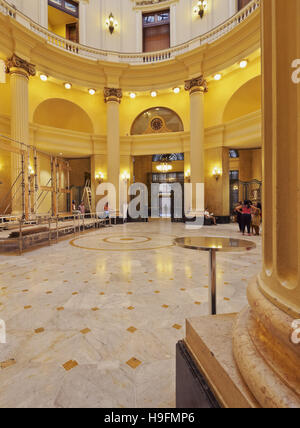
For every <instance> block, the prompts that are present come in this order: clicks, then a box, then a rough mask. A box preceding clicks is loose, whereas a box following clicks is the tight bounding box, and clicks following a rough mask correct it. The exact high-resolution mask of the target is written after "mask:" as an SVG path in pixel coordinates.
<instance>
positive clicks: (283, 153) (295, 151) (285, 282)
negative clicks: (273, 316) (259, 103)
mask: <svg viewBox="0 0 300 428" xmlns="http://www.w3.org/2000/svg"><path fill="white" fill-rule="evenodd" d="M262 12H263V13H262V15H263V18H262V23H263V38H262V40H263V69H264V73H263V88H264V89H263V91H264V106H263V128H264V183H265V185H264V196H263V212H264V220H265V227H264V231H263V233H264V246H263V263H264V264H263V270H262V273H261V275H260V278H259V285H260V288H261V290H262V291H263V292H264V293H265V294H266V296H267V297H268V298H269V299H271V300H272V301H273V303H275V304H276V305H278V306H279V307H280V308H281V309H283V310H284V311H286V312H287V313H288V314H291V315H292V316H294V317H296V316H297V317H300V116H299V115H300V85H296V84H295V83H294V82H293V80H292V71H293V70H292V69H291V64H292V62H293V61H294V59H296V58H300V42H299V38H300V30H299V29H300V3H299V1H295V0H292V1H289V2H281V1H278V0H276V1H270V0H265V1H264V2H263V5H262Z"/></svg>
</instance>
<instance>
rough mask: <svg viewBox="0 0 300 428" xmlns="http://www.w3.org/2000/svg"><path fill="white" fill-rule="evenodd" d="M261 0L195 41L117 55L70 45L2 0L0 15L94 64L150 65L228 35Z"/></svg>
mask: <svg viewBox="0 0 300 428" xmlns="http://www.w3.org/2000/svg"><path fill="white" fill-rule="evenodd" d="M260 3H261V0H252V1H251V2H250V3H248V4H247V6H245V7H244V8H243V9H242V10H240V11H239V12H238V13H237V14H236V15H234V16H233V17H232V18H230V19H228V20H227V21H225V22H224V23H223V24H221V25H219V26H218V27H216V28H214V29H213V30H211V31H209V32H208V33H206V34H204V35H202V36H199V37H196V38H195V39H193V40H191V41H189V42H187V43H183V44H181V45H178V46H175V47H172V48H170V49H165V50H162V51H158V52H149V53H119V52H112V51H105V50H101V49H95V48H91V47H88V46H83V45H81V44H79V43H74V42H71V41H69V40H67V39H64V38H63V37H60V36H57V35H56V34H54V33H52V32H51V31H48V30H47V29H46V28H44V27H42V26H41V25H39V24H36V23H35V22H33V21H32V20H31V19H30V18H28V17H27V16H25V15H24V14H22V13H21V12H19V11H18V10H16V9H15V8H14V7H12V6H10V5H9V4H8V3H7V2H6V1H5V0H0V13H2V14H4V15H7V16H10V17H11V18H13V19H15V20H16V21H18V22H19V23H21V24H22V25H24V26H25V27H26V28H28V29H30V30H32V31H33V32H34V33H36V34H37V35H39V36H40V37H42V38H43V39H44V40H46V41H47V43H48V44H49V45H50V46H54V47H56V48H58V49H62V50H64V51H68V52H70V53H71V54H74V55H77V56H80V57H83V58H87V59H90V60H94V61H111V62H119V63H129V64H133V65H142V64H151V63H157V62H162V61H168V60H170V59H173V58H175V57H177V56H178V55H180V54H183V53H186V52H189V51H192V50H194V49H196V48H198V47H200V46H202V45H205V44H207V43H208V44H209V43H213V42H215V41H216V40H218V39H220V38H221V37H223V36H224V35H225V34H227V33H229V32H230V31H231V30H233V29H234V28H235V27H237V26H238V25H240V24H242V23H243V22H244V21H246V20H247V18H248V17H249V16H250V15H251V14H252V13H253V12H255V11H256V9H258V8H259V7H260Z"/></svg>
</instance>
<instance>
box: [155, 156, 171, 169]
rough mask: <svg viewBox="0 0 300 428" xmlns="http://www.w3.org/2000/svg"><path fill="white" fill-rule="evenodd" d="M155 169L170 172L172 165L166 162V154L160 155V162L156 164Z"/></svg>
mask: <svg viewBox="0 0 300 428" xmlns="http://www.w3.org/2000/svg"><path fill="white" fill-rule="evenodd" d="M156 169H157V171H159V172H164V173H166V172H170V171H172V169H173V167H172V165H171V164H170V163H169V162H168V157H167V156H162V158H161V164H160V165H157V167H156Z"/></svg>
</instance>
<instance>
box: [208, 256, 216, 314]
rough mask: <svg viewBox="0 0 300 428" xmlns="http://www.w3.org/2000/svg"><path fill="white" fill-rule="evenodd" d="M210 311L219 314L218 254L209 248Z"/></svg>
mask: <svg viewBox="0 0 300 428" xmlns="http://www.w3.org/2000/svg"><path fill="white" fill-rule="evenodd" d="M208 303H209V313H210V315H216V314H217V254H216V251H215V250H209V298H208Z"/></svg>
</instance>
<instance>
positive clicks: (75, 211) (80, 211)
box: [72, 201, 85, 215]
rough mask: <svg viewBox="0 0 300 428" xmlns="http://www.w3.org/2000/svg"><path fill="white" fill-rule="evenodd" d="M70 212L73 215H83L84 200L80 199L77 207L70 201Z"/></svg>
mask: <svg viewBox="0 0 300 428" xmlns="http://www.w3.org/2000/svg"><path fill="white" fill-rule="evenodd" d="M72 213H73V214H74V215H80V214H81V215H84V214H85V205H84V202H83V201H81V203H80V205H79V206H78V208H77V207H76V202H75V201H73V202H72Z"/></svg>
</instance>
